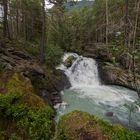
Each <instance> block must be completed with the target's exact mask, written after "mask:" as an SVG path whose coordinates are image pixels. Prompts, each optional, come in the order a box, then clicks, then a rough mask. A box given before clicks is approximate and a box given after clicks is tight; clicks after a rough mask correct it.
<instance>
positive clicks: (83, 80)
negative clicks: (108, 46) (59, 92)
mask: <svg viewBox="0 0 140 140" xmlns="http://www.w3.org/2000/svg"><path fill="white" fill-rule="evenodd" d="M70 55H73V56H74V57H75V58H76V60H75V61H74V62H73V64H72V66H71V67H70V68H66V67H65V66H64V65H63V64H62V65H61V66H60V67H59V69H61V70H64V71H65V74H66V75H67V77H68V78H69V80H70V82H71V85H72V87H88V86H92V87H95V86H99V85H100V79H99V75H98V68H97V63H96V61H95V60H94V59H91V58H86V57H83V56H78V55H77V54H72V53H68V54H65V55H64V59H63V61H65V60H66V59H67V58H68V57H69V56H70Z"/></svg>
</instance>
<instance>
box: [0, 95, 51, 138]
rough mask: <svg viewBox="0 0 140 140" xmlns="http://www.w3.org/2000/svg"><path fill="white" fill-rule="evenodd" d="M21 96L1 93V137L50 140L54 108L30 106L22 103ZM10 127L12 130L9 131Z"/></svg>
mask: <svg viewBox="0 0 140 140" xmlns="http://www.w3.org/2000/svg"><path fill="white" fill-rule="evenodd" d="M21 97H22V95H17V94H7V95H0V118H1V120H0V124H1V125H0V131H1V136H0V137H4V138H8V139H16V137H20V138H22V137H23V136H26V138H28V139H30V140H40V139H45V140H50V138H51V137H52V134H53V133H52V128H53V121H52V115H53V110H52V109H51V108H50V107H42V108H32V107H29V106H27V105H26V104H24V103H21V101H20V100H21ZM3 120H4V121H3ZM1 121H3V122H1ZM2 124H4V125H2ZM9 129H10V130H11V131H10V132H7V130H9Z"/></svg>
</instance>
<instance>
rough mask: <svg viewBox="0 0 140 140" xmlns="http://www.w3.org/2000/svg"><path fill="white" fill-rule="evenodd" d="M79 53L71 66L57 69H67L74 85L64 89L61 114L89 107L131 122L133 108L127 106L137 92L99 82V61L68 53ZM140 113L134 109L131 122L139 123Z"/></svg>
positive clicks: (116, 120) (90, 111)
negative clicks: (111, 113) (131, 109)
mask: <svg viewBox="0 0 140 140" xmlns="http://www.w3.org/2000/svg"><path fill="white" fill-rule="evenodd" d="M70 55H73V56H74V57H76V60H75V61H74V62H73V64H72V66H71V67H70V68H66V67H65V66H64V65H63V64H61V66H59V67H58V69H61V70H64V72H65V74H66V75H67V76H68V78H69V80H70V82H71V85H72V87H71V88H70V89H69V90H65V91H64V92H63V101H64V102H63V104H61V105H60V108H59V109H58V116H61V115H63V114H65V113H68V112H70V111H73V110H81V111H86V112H89V113H91V114H94V115H97V116H99V117H101V118H104V119H108V120H112V121H115V122H119V123H124V124H125V125H126V124H128V122H129V114H130V110H129V109H128V108H127V107H126V104H128V105H129V106H130V105H132V104H133V102H135V101H136V100H137V99H138V96H137V94H136V92H134V91H132V90H129V89H127V88H123V87H119V86H104V85H101V83H100V78H99V75H98V68H97V63H96V61H95V60H93V59H91V58H86V57H82V56H78V55H77V54H73V53H67V54H65V55H64V58H63V61H65V60H66V59H67V58H68V57H69V56H70ZM107 112H113V113H114V115H113V117H107V116H106V115H105V114H106V113H107ZM139 118H140V114H139V112H138V111H135V112H134V113H133V114H132V115H131V123H132V124H133V125H136V123H137V126H140V120H139Z"/></svg>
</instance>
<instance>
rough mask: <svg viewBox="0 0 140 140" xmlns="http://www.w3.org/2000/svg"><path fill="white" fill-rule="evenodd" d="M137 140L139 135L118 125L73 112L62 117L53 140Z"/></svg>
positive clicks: (139, 137)
mask: <svg viewBox="0 0 140 140" xmlns="http://www.w3.org/2000/svg"><path fill="white" fill-rule="evenodd" d="M63 138H64V139H65V140H81V139H97V140H101V139H102V140H139V139H140V134H138V133H136V132H133V131H131V130H128V129H125V128H123V127H122V126H119V125H111V124H110V123H108V122H105V121H103V120H101V119H98V118H96V117H94V116H92V115H89V114H88V113H83V112H80V111H74V112H72V113H69V114H67V115H64V116H63V117H62V118H61V119H60V121H59V124H58V128H57V133H56V136H55V140H62V139H63Z"/></svg>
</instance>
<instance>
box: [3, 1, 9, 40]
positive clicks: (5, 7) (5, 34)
mask: <svg viewBox="0 0 140 140" xmlns="http://www.w3.org/2000/svg"><path fill="white" fill-rule="evenodd" d="M3 6H4V17H3V36H4V38H6V37H7V35H8V20H7V15H8V0H3Z"/></svg>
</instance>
